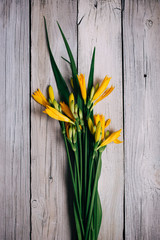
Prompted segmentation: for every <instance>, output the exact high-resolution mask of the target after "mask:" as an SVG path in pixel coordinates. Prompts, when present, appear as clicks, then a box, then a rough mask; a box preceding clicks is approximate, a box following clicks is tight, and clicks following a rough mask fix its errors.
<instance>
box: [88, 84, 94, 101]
mask: <svg viewBox="0 0 160 240" xmlns="http://www.w3.org/2000/svg"><path fill="white" fill-rule="evenodd" d="M94 92H95V91H94V86H93V87H92V89H91V93H90V98H89V100H92V98H93V96H94Z"/></svg>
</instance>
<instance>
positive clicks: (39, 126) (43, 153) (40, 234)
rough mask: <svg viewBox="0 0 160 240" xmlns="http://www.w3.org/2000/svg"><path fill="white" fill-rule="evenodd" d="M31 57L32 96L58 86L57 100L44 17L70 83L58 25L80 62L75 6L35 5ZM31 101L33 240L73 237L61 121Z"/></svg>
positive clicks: (73, 3)
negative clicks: (38, 89)
mask: <svg viewBox="0 0 160 240" xmlns="http://www.w3.org/2000/svg"><path fill="white" fill-rule="evenodd" d="M31 8H32V18H31V19H32V26H31V38H32V43H31V45H32V47H31V56H32V70H31V74H32V82H31V89H32V92H33V91H34V90H36V88H37V87H38V88H40V89H41V91H42V92H43V93H44V95H45V96H47V92H46V89H47V86H48V85H49V84H51V85H52V86H53V88H54V92H55V98H56V99H57V100H59V97H58V93H57V88H56V84H55V79H54V76H53V73H52V70H51V65H50V60H49V55H48V51H47V46H46V41H45V32H44V23H43V16H45V17H46V21H47V25H48V32H49V39H50V43H51V48H52V51H53V55H54V56H55V60H56V62H57V64H58V67H59V68H60V69H61V73H62V75H63V77H64V79H65V80H66V82H67V81H68V83H69V78H70V76H71V72H70V70H69V66H68V63H66V62H64V60H62V59H61V56H63V57H65V58H67V52H66V50H65V46H64V43H63V40H62V37H61V35H60V32H59V29H58V27H57V24H56V21H57V20H58V21H59V24H60V25H61V27H62V29H63V30H64V32H65V35H66V37H67V40H68V41H69V43H70V46H71V49H72V51H73V53H74V56H75V58H77V54H76V52H77V32H76V30H77V26H76V17H77V2H76V1H69V0H67V1H58V0H57V1H51V0H50V1H47V2H45V1H32V4H31ZM43 109H44V108H43V107H41V106H39V105H38V104H37V103H36V102H34V101H33V100H32V113H31V118H32V122H31V136H32V141H31V159H32V163H31V173H32V174H31V178H32V182H31V185H32V186H31V187H32V188H31V189H32V240H37V239H38V240H40V239H43V240H44V239H45V240H49V239H57V240H60V239H65V240H67V239H68V240H69V239H71V234H70V229H71V226H70V222H69V215H70V213H69V212H68V199H67V196H68V195H69V193H67V158H66V153H65V146H64V143H63V139H62V136H61V131H60V126H59V123H58V121H56V120H53V119H51V118H49V117H47V116H46V115H45V114H44V113H42V111H43Z"/></svg>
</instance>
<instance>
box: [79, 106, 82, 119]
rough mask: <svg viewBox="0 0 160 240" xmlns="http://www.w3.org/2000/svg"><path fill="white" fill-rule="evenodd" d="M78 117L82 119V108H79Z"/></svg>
mask: <svg viewBox="0 0 160 240" xmlns="http://www.w3.org/2000/svg"><path fill="white" fill-rule="evenodd" d="M79 118H80V119H81V120H82V119H83V112H82V110H81V109H80V108H79Z"/></svg>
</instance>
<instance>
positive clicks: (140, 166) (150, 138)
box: [124, 0, 160, 240]
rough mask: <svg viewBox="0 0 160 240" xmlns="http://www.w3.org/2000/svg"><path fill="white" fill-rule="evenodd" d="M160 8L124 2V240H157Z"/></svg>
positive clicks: (159, 229) (154, 4)
mask: <svg viewBox="0 0 160 240" xmlns="http://www.w3.org/2000/svg"><path fill="white" fill-rule="evenodd" d="M159 53H160V2H158V1H156V0H152V1H149V0H148V1H126V5H125V11H124V67H125V68H124V70H125V71H124V121H125V124H124V126H125V129H124V134H125V180H126V181H125V185H126V189H125V190H126V191H125V210H126V211H125V212H126V214H125V228H126V231H125V232H126V235H125V236H126V239H128V240H132V239H145V240H150V239H154V240H158V239H160V227H159V226H160V207H159V206H160V141H159V140H160V131H159V129H160V120H159V119H160V101H159V99H160V92H159V89H160V78H159V72H160V54H159Z"/></svg>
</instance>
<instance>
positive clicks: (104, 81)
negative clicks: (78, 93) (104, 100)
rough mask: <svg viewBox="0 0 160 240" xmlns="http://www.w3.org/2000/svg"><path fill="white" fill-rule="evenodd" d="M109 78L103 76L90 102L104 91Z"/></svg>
mask: <svg viewBox="0 0 160 240" xmlns="http://www.w3.org/2000/svg"><path fill="white" fill-rule="evenodd" d="M110 79H111V78H109V77H108V76H105V78H104V80H103V82H102V83H101V85H100V87H99V88H98V90H97V91H96V93H95V94H94V96H93V99H92V102H93V101H95V100H96V99H97V98H99V97H100V95H101V94H102V93H103V92H104V91H105V89H106V88H107V86H108V84H109V82H110Z"/></svg>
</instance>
